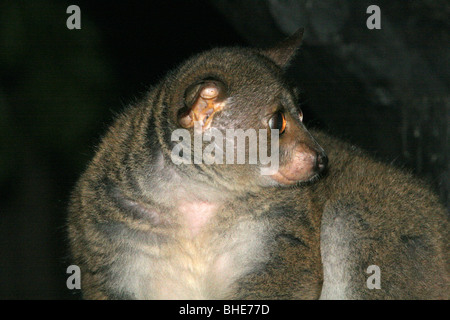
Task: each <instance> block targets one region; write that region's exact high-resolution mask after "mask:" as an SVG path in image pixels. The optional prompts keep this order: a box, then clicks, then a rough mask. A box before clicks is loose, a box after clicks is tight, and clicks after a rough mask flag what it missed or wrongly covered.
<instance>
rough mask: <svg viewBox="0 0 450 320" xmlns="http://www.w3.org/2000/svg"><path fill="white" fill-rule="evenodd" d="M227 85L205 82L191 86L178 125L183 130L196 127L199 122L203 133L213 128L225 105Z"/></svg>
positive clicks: (213, 81)
mask: <svg viewBox="0 0 450 320" xmlns="http://www.w3.org/2000/svg"><path fill="white" fill-rule="evenodd" d="M225 91H226V90H225V85H224V84H223V83H222V82H220V81H218V80H209V79H207V80H204V81H201V82H200V83H197V84H194V85H192V86H190V87H189V88H188V89H187V90H186V92H185V95H184V102H185V107H186V108H184V109H183V111H182V112H181V113H180V114H179V116H178V123H179V124H180V125H181V126H182V127H183V128H192V127H194V122H196V121H197V122H199V124H200V125H201V127H202V131H204V130H206V129H208V128H209V127H210V126H211V121H212V120H213V117H214V115H215V113H216V112H217V111H220V110H222V109H223V107H224V105H225V96H226V92H225Z"/></svg>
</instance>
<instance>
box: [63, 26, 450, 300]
mask: <svg viewBox="0 0 450 320" xmlns="http://www.w3.org/2000/svg"><path fill="white" fill-rule="evenodd" d="M301 36H302V31H301V30H300V31H298V32H297V33H296V34H294V35H292V36H291V37H289V38H288V39H286V40H285V41H283V42H281V43H280V44H278V45H277V46H275V47H273V48H270V49H266V50H261V49H249V48H216V49H212V50H210V51H207V52H204V53H201V54H198V55H196V56H194V57H192V58H190V59H189V60H187V61H186V62H185V63H183V64H182V65H181V66H179V67H178V68H177V69H175V70H173V71H172V72H170V73H169V74H168V75H167V76H166V77H165V78H163V79H162V80H161V81H160V83H159V84H157V85H156V86H154V87H153V88H152V89H151V90H150V91H149V92H148V94H147V95H146V97H145V98H144V99H143V100H142V101H141V102H139V103H137V104H135V105H132V106H130V107H128V108H127V109H126V110H125V111H124V112H123V113H122V114H121V115H120V116H119V117H118V118H117V119H116V120H115V122H114V124H113V125H112V126H111V127H110V129H109V130H108V132H107V133H106V135H105V136H104V138H103V140H102V142H101V143H100V145H99V147H98V150H97V153H96V155H95V157H94V159H93V160H92V161H91V162H90V164H89V166H88V168H87V170H86V171H85V172H84V174H83V175H82V177H81V178H80V180H79V181H78V183H77V185H76V188H75V190H74V192H73V194H72V199H71V204H70V209H69V218H68V233H69V239H70V246H71V253H72V257H73V262H74V264H76V265H78V266H79V267H80V268H81V278H82V292H83V297H84V298H86V299H318V298H322V299H371V298H380V299H408V298H416V299H434V298H441V299H447V298H448V297H449V287H448V266H449V264H448V222H447V217H446V214H445V209H444V208H443V207H442V206H441V205H440V204H439V202H438V200H437V199H436V196H435V195H434V194H432V193H431V192H430V191H429V190H428V189H427V188H426V187H424V186H423V185H422V184H421V183H420V182H418V181H417V180H415V179H414V178H413V177H411V176H410V175H408V174H405V173H403V172H400V171H399V170H397V169H395V168H393V167H391V166H388V165H385V164H381V163H378V162H376V161H374V160H372V159H370V158H369V157H367V156H365V155H364V154H363V153H362V152H361V151H359V150H358V149H356V148H354V147H352V146H350V145H348V144H346V143H344V142H341V141H339V140H337V139H335V138H332V137H330V136H328V135H326V134H324V133H321V132H315V131H314V132H312V133H309V132H308V131H307V129H306V128H305V126H304V124H303V122H302V118H303V116H302V112H301V110H300V109H299V108H298V94H297V91H296V89H295V88H293V87H292V86H291V85H290V83H289V82H287V81H286V80H285V78H284V75H283V71H284V70H285V69H286V67H287V65H288V63H289V61H290V60H291V58H292V57H293V55H294V54H295V51H296V50H297V48H298V46H299V44H300V41H301ZM213 129H214V130H218V131H219V132H223V133H224V135H223V139H225V140H226V139H227V138H225V132H226V130H229V129H242V130H248V129H252V130H256V131H258V132H263V133H265V134H266V138H267V139H266V140H264V141H267V144H268V145H269V146H270V145H271V144H272V145H275V143H277V149H275V150H276V152H277V155H278V156H279V157H278V166H277V167H276V170H275V171H272V172H270V173H265V174H263V173H262V172H263V171H262V169H263V168H264V167H265V166H266V165H267V164H263V163H262V162H261V161H258V162H256V163H244V164H239V163H235V162H231V163H219V162H217V163H216V162H215V163H202V162H200V163H199V162H196V161H188V162H185V163H174V161H173V150H174V148H175V146H176V144H177V143H178V141H174V140H173V133H174V132H176V130H185V132H187V133H188V134H189V135H191V136H194V135H195V134H198V133H200V134H203V133H207V132H209V131H211V130H213ZM275 137H276V139H275ZM216 139H217V137H216ZM193 140H194V139H193ZM193 140H192V141H193ZM192 141H191V142H188V144H189V143H193V142H192ZM217 142H219V141H214V142H213V143H217ZM260 143H261V141H258V149H259V148H261V147H262V146H261V145H260ZM210 144H211V142H208V141H202V144H201V146H200V147H201V150H203V149H205V148H206V147H207V146H208V145H210ZM225 145H226V144H225ZM227 147H228V145H227ZM244 147H245V149H244V150H238V147H237V146H233V145H232V146H231V147H230V148H234V149H233V151H235V152H234V154H233V155H237V153H238V151H244V152H245V155H246V156H249V154H250V148H249V145H244ZM194 149H195V148H194V147H193V148H192V149H189V150H194ZM268 149H269V150H274V149H271V148H270V147H269V148H268ZM216 151H217V149H216ZM227 151H230V150H227ZM183 156H185V155H183ZM190 156H192V157H194V156H193V155H189V157H190ZM233 159H235V158H233V157H232V158H231V160H233ZM370 265H376V266H378V267H379V268H380V271H381V275H380V279H381V288H380V289H370V288H368V286H367V283H366V280H367V277H368V276H369V275H368V274H367V273H366V270H367V268H368V267H369V266H370Z"/></svg>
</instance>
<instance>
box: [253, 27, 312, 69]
mask: <svg viewBox="0 0 450 320" xmlns="http://www.w3.org/2000/svg"><path fill="white" fill-rule="evenodd" d="M304 30H305V29H304V28H300V29H298V30H297V31H296V32H295V33H294V34H292V35H291V36H289V37H288V38H286V39H285V40H283V41H281V42H279V43H278V44H277V45H276V46H274V47H271V48H268V49H265V50H262V51H261V53H262V54H263V55H264V56H266V57H268V58H269V59H271V60H272V61H273V62H275V64H277V65H278V66H279V67H280V68H283V69H284V68H286V67H287V66H288V64H289V62H290V61H291V60H292V58H293V57H294V56H295V53H296V51H297V49H298V48H299V46H300V43H301V42H302V38H303V32H304Z"/></svg>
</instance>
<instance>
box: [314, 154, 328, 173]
mask: <svg viewBox="0 0 450 320" xmlns="http://www.w3.org/2000/svg"><path fill="white" fill-rule="evenodd" d="M327 165H328V157H327V155H326V154H325V152H320V153H318V154H317V157H316V168H317V171H318V172H319V173H320V172H322V171H323V170H325V168H326V167H327Z"/></svg>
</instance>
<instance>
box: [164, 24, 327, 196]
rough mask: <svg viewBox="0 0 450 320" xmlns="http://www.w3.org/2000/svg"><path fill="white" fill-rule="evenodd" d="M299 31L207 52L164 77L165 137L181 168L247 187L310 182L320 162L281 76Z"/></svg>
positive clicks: (322, 164) (231, 185) (290, 90)
mask: <svg viewBox="0 0 450 320" xmlns="http://www.w3.org/2000/svg"><path fill="white" fill-rule="evenodd" d="M301 36H302V32H301V31H299V32H297V33H296V34H294V35H293V36H291V37H290V38H288V39H287V40H285V41H283V42H282V43H280V44H279V45H277V46H276V47H274V48H271V49H267V50H256V49H243V48H219V49H213V50H210V51H207V52H205V53H202V54H199V55H197V56H195V57H193V58H191V59H190V60H188V61H187V62H185V63H184V64H183V65H182V66H181V67H179V68H178V69H177V70H175V71H174V72H172V73H171V74H170V75H169V77H168V78H167V80H166V81H165V84H164V85H165V88H166V89H168V90H167V91H168V92H171V93H172V94H171V95H170V97H168V98H167V99H165V101H164V103H165V106H166V108H167V110H166V112H165V113H164V115H165V117H166V118H167V119H166V125H167V129H168V134H167V135H166V138H167V140H168V141H166V142H167V144H168V145H170V148H169V149H170V150H171V154H170V157H171V159H172V161H173V162H174V163H175V164H176V165H177V166H178V168H179V169H180V170H181V171H183V172H185V173H187V174H189V175H190V176H191V177H193V178H195V177H203V179H204V178H205V177H207V178H206V179H204V180H206V181H211V183H213V184H214V185H218V184H220V185H222V186H225V187H228V188H231V189H236V188H242V189H246V190H252V189H254V188H259V187H264V186H276V185H282V186H287V185H293V184H297V183H299V182H305V181H309V180H311V179H312V178H314V177H315V176H317V175H318V174H319V173H320V172H321V171H322V170H323V169H324V168H325V167H326V164H327V159H326V155H325V153H324V151H323V149H322V148H321V147H320V146H319V145H318V144H317V143H316V141H315V140H314V139H313V138H312V136H311V135H310V134H309V132H308V131H307V130H306V128H305V126H304V125H303V123H302V118H303V116H302V112H301V110H300V109H299V108H298V101H297V96H296V93H295V90H294V89H293V88H292V87H291V85H289V84H288V83H287V82H286V81H285V79H284V74H283V70H284V69H285V68H286V66H287V64H288V63H289V61H290V59H291V58H292V56H293V55H294V53H295V51H296V49H297V48H298V46H299V44H300V41H301ZM169 140H170V141H169ZM165 156H169V155H168V154H166V155H165Z"/></svg>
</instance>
